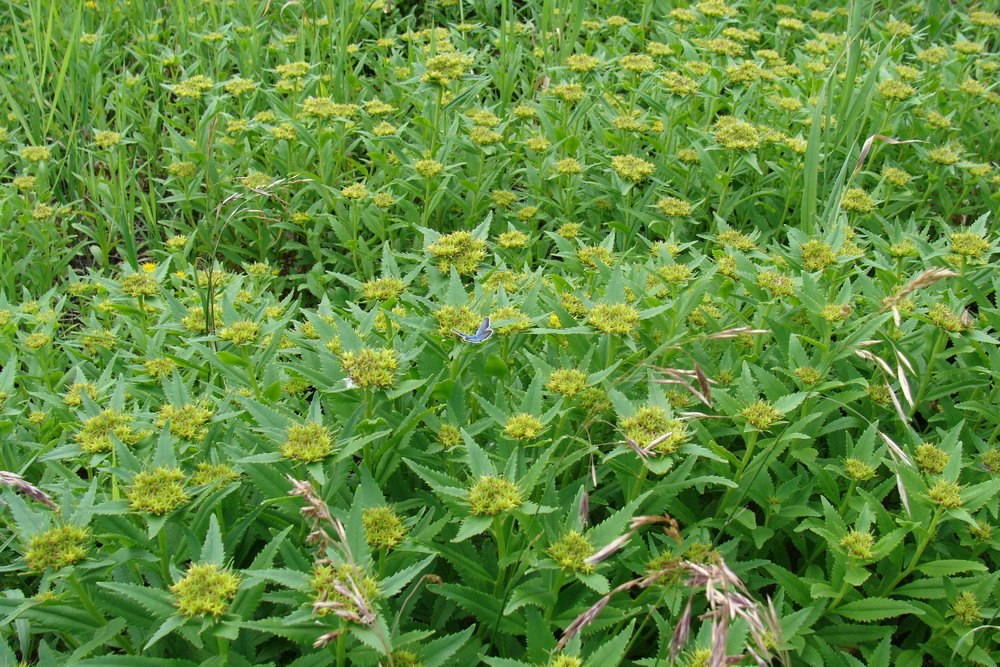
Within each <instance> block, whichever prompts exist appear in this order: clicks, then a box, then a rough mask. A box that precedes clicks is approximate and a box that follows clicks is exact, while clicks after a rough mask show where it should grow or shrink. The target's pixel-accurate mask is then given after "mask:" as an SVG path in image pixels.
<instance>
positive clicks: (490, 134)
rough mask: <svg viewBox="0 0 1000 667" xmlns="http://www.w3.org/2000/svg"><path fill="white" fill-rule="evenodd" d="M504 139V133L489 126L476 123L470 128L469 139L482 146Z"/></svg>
mask: <svg viewBox="0 0 1000 667" xmlns="http://www.w3.org/2000/svg"><path fill="white" fill-rule="evenodd" d="M502 140H503V135H502V134H500V133H499V132H495V131H493V130H491V129H490V128H488V127H482V126H480V125H476V126H475V127H473V128H472V129H470V130H469V141H471V142H472V143H474V144H478V145H480V146H489V145H491V144H495V143H497V142H499V141H502Z"/></svg>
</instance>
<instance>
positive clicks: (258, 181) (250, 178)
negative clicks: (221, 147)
mask: <svg viewBox="0 0 1000 667" xmlns="http://www.w3.org/2000/svg"><path fill="white" fill-rule="evenodd" d="M273 180H274V179H273V178H271V177H270V176H268V175H267V174H264V173H261V172H259V171H254V172H250V173H249V174H247V175H246V176H244V177H243V178H241V179H240V182H241V183H243V185H244V186H245V187H248V188H250V189H252V190H260V189H262V188H266V187H267V186H269V185H270V184H271V182H272V181H273Z"/></svg>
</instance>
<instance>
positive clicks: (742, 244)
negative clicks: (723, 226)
mask: <svg viewBox="0 0 1000 667" xmlns="http://www.w3.org/2000/svg"><path fill="white" fill-rule="evenodd" d="M718 239H719V243H721V244H722V245H723V246H728V247H730V248H736V249H737V250H739V251H740V252H750V251H751V250H753V249H754V247H755V246H754V242H753V239H752V238H750V237H749V236H747V235H746V234H744V233H742V232H738V231H736V230H734V229H727V230H726V231H723V232H719V236H718Z"/></svg>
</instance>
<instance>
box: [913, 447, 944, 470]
mask: <svg viewBox="0 0 1000 667" xmlns="http://www.w3.org/2000/svg"><path fill="white" fill-rule="evenodd" d="M914 458H915V459H916V462H917V467H919V468H920V469H921V470H923V471H924V472H927V473H930V474H932V475H940V474H941V473H943V472H944V469H945V467H946V466H947V465H948V461H949V460H951V454H949V453H948V452H946V451H944V450H943V449H940V448H938V447H935V446H934V445H932V444H930V443H926V442H925V443H924V444H922V445H920V446H918V447H917V449H916V452H915V456H914Z"/></svg>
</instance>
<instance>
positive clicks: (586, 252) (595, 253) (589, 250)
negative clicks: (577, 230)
mask: <svg viewBox="0 0 1000 667" xmlns="http://www.w3.org/2000/svg"><path fill="white" fill-rule="evenodd" d="M576 256H577V258H578V259H579V260H580V263H581V264H583V265H584V266H588V267H590V268H592V269H596V268H597V262H598V261H600V263H601V264H604V265H605V266H614V264H615V263H616V262H617V260H616V259H615V256H614V253H612V252H611V251H610V250H609V249H607V248H605V247H604V246H585V247H583V248H580V249H579V250H577V252H576Z"/></svg>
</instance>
